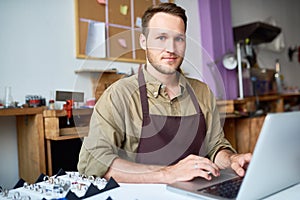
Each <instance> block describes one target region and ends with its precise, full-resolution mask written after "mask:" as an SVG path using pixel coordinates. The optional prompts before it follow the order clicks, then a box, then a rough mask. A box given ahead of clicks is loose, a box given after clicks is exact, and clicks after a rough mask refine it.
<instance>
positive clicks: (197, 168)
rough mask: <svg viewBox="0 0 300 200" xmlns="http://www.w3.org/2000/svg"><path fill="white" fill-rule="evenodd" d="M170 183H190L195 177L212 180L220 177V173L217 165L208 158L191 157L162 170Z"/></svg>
mask: <svg viewBox="0 0 300 200" xmlns="http://www.w3.org/2000/svg"><path fill="white" fill-rule="evenodd" d="M162 171H163V172H164V174H165V177H166V180H167V182H169V183H172V182H176V181H189V180H192V179H193V178H195V177H202V178H205V179H207V180H211V178H212V177H211V175H213V176H219V175H220V171H219V168H218V167H217V165H216V164H214V163H213V162H212V161H210V160H209V159H207V158H204V157H200V156H196V155H189V156H187V157H186V158H184V159H182V160H180V161H179V162H178V163H176V164H175V165H172V166H168V167H165V168H163V169H162Z"/></svg>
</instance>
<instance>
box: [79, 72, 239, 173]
mask: <svg viewBox="0 0 300 200" xmlns="http://www.w3.org/2000/svg"><path fill="white" fill-rule="evenodd" d="M143 72H144V76H145V81H146V87H147V96H148V102H149V113H150V114H156V115H165V116H166V115H169V116H188V115H193V114H196V109H195V106H194V105H193V103H192V100H191V98H190V95H189V93H188V92H187V90H186V84H190V85H191V87H192V88H193V90H194V93H195V95H196V97H197V100H198V102H199V105H200V107H201V110H202V112H203V114H204V117H205V121H206V128H207V132H206V137H205V140H204V145H202V146H204V148H205V150H204V152H206V155H207V157H208V158H210V159H211V160H214V157H215V155H216V153H217V152H218V150H220V149H222V148H229V149H231V150H232V151H234V152H235V150H234V149H233V148H232V146H231V145H230V143H229V142H228V141H227V140H226V139H225V138H224V132H223V128H222V126H221V122H220V117H219V113H218V110H217V107H216V100H215V98H214V95H213V94H212V92H211V90H210V89H209V88H208V86H207V85H206V84H204V83H203V82H200V81H198V80H195V79H190V78H186V77H184V76H183V75H180V77H179V84H180V88H181V92H180V94H179V95H178V96H176V97H175V98H173V99H171V100H170V98H169V97H168V94H167V93H166V91H165V86H164V85H163V84H162V83H161V82H159V81H158V80H157V79H155V78H154V77H153V76H151V75H150V74H149V73H148V72H147V71H146V70H145V69H143ZM137 77H138V75H137V74H135V75H133V76H130V77H127V78H123V79H120V80H119V81H117V82H115V83H114V84H112V85H111V86H110V87H109V88H107V89H106V90H105V92H104V93H103V95H102V96H101V97H100V98H99V100H98V102H97V103H96V105H95V107H94V111H93V114H92V117H91V122H90V131H89V135H88V136H87V137H86V138H84V141H83V145H82V147H81V151H80V155H79V162H78V171H79V173H81V174H86V175H89V176H90V175H94V176H100V177H102V176H103V175H104V174H105V173H106V171H107V170H108V168H109V166H110V165H111V163H112V162H113V160H114V159H115V158H117V157H120V158H123V159H126V160H129V161H132V162H135V158H136V152H137V148H138V144H139V138H140V134H141V130H142V121H143V115H142V106H141V102H140V93H139V85H138V80H137ZM187 134H188V133H187ZM162 159H163V158H162Z"/></svg>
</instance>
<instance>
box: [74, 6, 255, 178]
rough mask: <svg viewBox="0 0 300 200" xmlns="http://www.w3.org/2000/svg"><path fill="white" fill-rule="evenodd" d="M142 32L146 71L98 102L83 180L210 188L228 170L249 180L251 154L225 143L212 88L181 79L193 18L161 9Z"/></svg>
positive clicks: (150, 13) (147, 18)
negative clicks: (201, 182)
mask: <svg viewBox="0 0 300 200" xmlns="http://www.w3.org/2000/svg"><path fill="white" fill-rule="evenodd" d="M142 26H143V30H142V34H141V36H140V44H141V47H142V48H143V49H144V50H145V51H146V59H147V61H146V65H145V67H143V68H141V69H139V72H138V74H136V75H133V76H131V77H128V78H125V79H121V80H119V81H117V82H116V83H115V84H113V85H111V87H109V88H108V89H107V90H106V91H105V92H104V94H103V95H102V96H101V98H100V99H99V101H98V102H97V104H96V106H95V108H94V112H93V115H92V118H91V123H90V132H89V135H88V137H86V138H85V139H84V142H83V145H82V149H81V152H80V156H79V163H78V170H79V172H80V173H82V174H86V175H95V176H101V177H105V178H109V177H111V176H112V177H114V178H115V179H116V180H117V181H119V182H134V183H172V182H175V181H188V180H191V179H193V178H194V177H203V178H205V179H207V180H210V179H211V178H212V176H219V174H220V172H219V170H220V169H224V168H228V167H231V168H232V169H233V170H235V171H236V173H237V174H238V175H240V176H244V173H245V168H246V166H247V164H248V163H249V162H250V160H251V154H236V153H235V150H234V149H233V148H232V146H231V145H230V144H229V142H228V141H227V140H226V139H225V138H224V133H223V130H222V127H221V123H220V118H219V113H218V111H217V108H216V101H215V99H214V96H213V94H212V92H211V91H210V89H209V88H208V87H207V85H205V84H204V83H202V82H200V81H198V80H194V79H189V78H186V77H184V76H183V75H182V73H180V66H181V63H182V61H183V58H184V54H185V49H186V35H185V32H186V27H187V18H186V15H185V10H184V9H182V8H181V7H178V6H177V5H175V4H172V3H164V4H160V5H158V6H153V7H151V8H149V9H148V10H147V11H146V12H145V14H144V16H143V18H142Z"/></svg>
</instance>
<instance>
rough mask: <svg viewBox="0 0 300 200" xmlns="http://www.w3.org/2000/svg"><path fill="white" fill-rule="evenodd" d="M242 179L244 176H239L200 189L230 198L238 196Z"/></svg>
mask: <svg viewBox="0 0 300 200" xmlns="http://www.w3.org/2000/svg"><path fill="white" fill-rule="evenodd" d="M242 181H243V178H241V177H237V178H235V179H231V180H228V181H224V182H221V183H218V184H216V185H213V186H210V187H207V188H203V189H200V190H198V191H200V192H204V193H208V194H211V195H215V196H221V197H224V198H228V199H233V198H236V197H237V194H238V192H239V189H240V186H241V184H242Z"/></svg>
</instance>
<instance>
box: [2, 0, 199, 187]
mask: <svg viewBox="0 0 300 200" xmlns="http://www.w3.org/2000/svg"><path fill="white" fill-rule="evenodd" d="M178 2H179V3H180V4H181V5H182V6H183V7H187V8H188V9H187V12H188V15H192V17H193V18H194V17H195V20H194V21H195V23H196V22H197V21H199V20H198V14H197V9H198V6H197V0H192V1H189V2H186V1H185V2H183V1H178ZM185 4H186V5H185ZM190 13H191V14H190ZM0 24H1V29H0V44H1V45H0V99H2V98H3V97H4V87H5V86H11V87H12V95H13V98H14V100H16V101H19V102H20V103H24V102H25V95H27V94H37V95H42V96H43V97H45V98H47V99H48V98H49V96H50V91H53V90H68V91H73V90H76V91H84V92H85V97H86V98H89V97H91V89H90V88H91V87H90V80H89V77H88V76H87V75H86V74H83V75H79V76H78V75H76V74H75V73H74V71H75V70H77V69H80V68H83V67H85V68H106V66H107V65H110V64H111V63H110V62H105V61H87V60H81V59H76V58H75V47H76V44H75V12H74V1H73V0H63V1H62V0H51V1H49V0H26V1H20V0H9V1H8V0H6V1H5V0H1V1H0ZM194 28H195V29H194V30H195V31H192V30H191V29H190V28H189V30H188V31H189V33H188V34H189V35H191V36H189V37H192V38H194V37H195V36H196V38H197V40H198V41H199V38H200V35H198V33H199V32H200V30H198V26H194ZM190 32H192V33H191V34H190ZM193 35H195V36H193ZM187 55H188V54H187ZM189 57H191V60H192V58H193V57H194V58H197V56H189ZM195 62H197V61H195ZM137 66H138V65H137V64H131V63H114V64H113V66H112V67H115V68H117V69H119V71H120V72H128V73H129V72H130V70H131V67H134V68H136V67H137ZM187 71H188V70H187ZM15 125H16V120H15V118H14V117H0V136H1V139H0V163H1V165H0V185H1V186H4V187H8V188H11V187H13V186H14V184H15V183H16V182H17V181H18V179H19V175H18V158H17V141H16V127H15Z"/></svg>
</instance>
